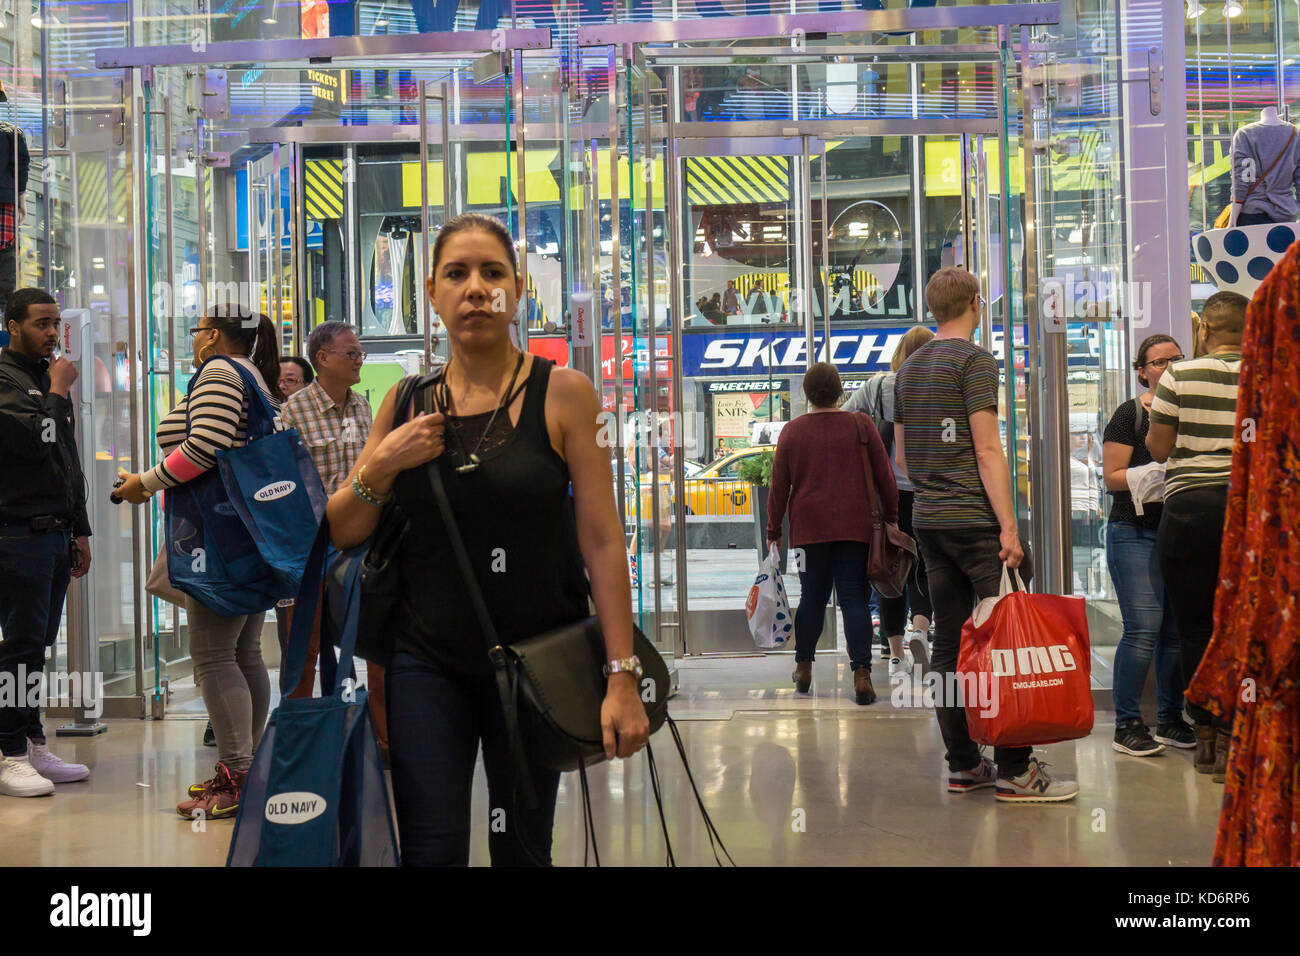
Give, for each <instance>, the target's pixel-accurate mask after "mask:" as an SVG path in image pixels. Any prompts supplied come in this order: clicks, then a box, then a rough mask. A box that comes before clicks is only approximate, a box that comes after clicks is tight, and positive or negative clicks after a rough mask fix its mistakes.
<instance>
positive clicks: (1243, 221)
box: [1237, 212, 1278, 226]
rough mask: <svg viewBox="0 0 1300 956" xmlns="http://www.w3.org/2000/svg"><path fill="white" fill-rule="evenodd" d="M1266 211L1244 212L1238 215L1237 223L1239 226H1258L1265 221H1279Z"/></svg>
mask: <svg viewBox="0 0 1300 956" xmlns="http://www.w3.org/2000/svg"><path fill="white" fill-rule="evenodd" d="M1277 221H1278V220H1276V219H1274V218H1273V217H1272V216H1270V215H1269V214H1268V213H1266V212H1243V213H1240V214H1238V216H1237V225H1239V226H1258V225H1259V224H1260V223H1263V222H1277Z"/></svg>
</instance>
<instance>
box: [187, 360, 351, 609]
mask: <svg viewBox="0 0 1300 956" xmlns="http://www.w3.org/2000/svg"><path fill="white" fill-rule="evenodd" d="M209 361H212V362H216V361H226V362H229V363H230V365H231V366H232V367H233V368H234V369H235V371H237V372H238V373H239V376H240V378H241V379H242V380H243V383H244V391H245V394H246V395H247V396H248V425H247V432H246V435H247V439H248V443H247V444H246V445H244V446H242V447H240V448H231V449H227V450H225V451H219V452H217V467H216V468H213V469H211V470H210V471H207V472H205V473H204V474H202V475H200V476H199V477H198V478H195V479H194V480H193V481H188V482H185V483H184V484H182V485H178V486H177V487H175V488H171V489H169V490H168V491H167V497H166V516H167V543H168V548H169V550H168V556H167V571H168V576H169V578H170V579H171V583H172V586H173V587H175V588H176V589H177V590H179V591H182V592H184V593H185V594H188V595H190V596H191V597H194V598H195V599H197V600H198V601H199V602H200V603H201V604H203V606H204V607H206V608H208V609H209V610H211V611H212V612H214V613H215V614H218V615H221V616H223V617H237V616H239V615H241V614H255V613H257V612H259V611H265V610H266V609H267V608H270V607H271V606H273V605H274V604H275V603H276V602H277V601H280V600H282V599H284V598H287V597H291V596H293V594H295V593H296V592H297V590H298V584H299V582H300V580H301V578H302V572H303V568H304V567H305V566H306V563H307V555H308V552H309V551H310V550H311V543H312V541H313V540H314V539H315V537H316V530H317V528H318V527H319V525H320V520H321V518H322V517H324V514H325V503H326V500H327V496H326V494H325V488H324V486H323V485H322V484H321V480H320V476H319V475H318V474H317V473H316V466H315V465H314V464H313V463H312V460H311V455H310V453H309V452H308V451H307V449H306V447H305V446H304V445H303V443H302V441H301V439H300V438H299V437H298V433H297V431H296V430H294V429H289V430H287V431H283V432H277V431H276V430H275V413H274V412H273V411H272V409H271V406H270V404H269V403H268V402H267V401H266V398H265V396H263V394H262V390H261V389H260V388H259V387H258V385H257V381H256V380H255V379H254V378H253V374H252V373H251V372H250V371H249V370H248V369H246V368H244V367H243V366H242V365H241V364H240V363H239V362H236V361H234V360H233V359H230V358H228V357H226V356H215V357H213V358H211V359H209ZM197 381H198V376H197V375H196V376H194V378H193V379H192V380H191V381H190V394H191V395H192V394H193V391H194V386H195V383H196V382H197ZM188 430H189V421H188V418H187V421H186V431H188Z"/></svg>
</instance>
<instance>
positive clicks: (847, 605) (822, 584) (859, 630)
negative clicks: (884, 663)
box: [794, 541, 871, 670]
mask: <svg viewBox="0 0 1300 956" xmlns="http://www.w3.org/2000/svg"><path fill="white" fill-rule="evenodd" d="M800 548H802V550H803V570H801V571H800V572H799V584H800V587H801V589H802V593H801V595H800V597H799V609H798V610H797V611H795V613H794V659H795V661H811V660H813V659H814V658H815V657H816V650H817V641H818V639H820V638H821V636H822V625H823V624H824V623H825V621H826V603H827V602H828V601H829V600H830V599H831V587H832V586H833V587H834V588H835V593H836V594H837V595H838V596H839V599H840V610H841V611H842V612H843V614H844V639H845V643H847V644H848V646H849V666H850V667H853V668H858V667H865V668H867V669H868V670H870V669H871V611H869V610H868V609H867V592H868V591H870V586H869V585H868V584H867V545H866V542H865V541H823V542H820V543H818V544H804V545H800Z"/></svg>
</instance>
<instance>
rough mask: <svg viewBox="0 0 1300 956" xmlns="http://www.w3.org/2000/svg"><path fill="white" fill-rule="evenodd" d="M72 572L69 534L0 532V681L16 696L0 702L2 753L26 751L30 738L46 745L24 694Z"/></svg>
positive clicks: (49, 640)
mask: <svg viewBox="0 0 1300 956" xmlns="http://www.w3.org/2000/svg"><path fill="white" fill-rule="evenodd" d="M71 576H72V564H71V560H70V559H69V557H68V532H66V531H48V532H44V533H42V534H32V533H30V532H29V533H26V534H22V533H19V534H13V535H6V534H4V533H0V634H2V635H3V636H4V640H3V641H0V680H3V681H4V682H5V683H7V684H8V686H9V687H10V688H12V689H13V691H14V692H15V693H16V694H17V695H18V699H17V700H15V701H14V702H13V703H12V704H8V703H0V752H3V753H4V755H5V756H6V757H18V756H23V755H25V754H26V753H27V741H29V740H30V741H32V742H33V743H37V744H43V743H45V731H44V729H43V728H42V727H41V709H40V707H32V706H29V704H30V703H31V701H30V700H28V699H27V695H28V694H29V693H30V690H31V687H32V685H31V683H30V681H31V676H32V675H33V674H41V673H42V672H43V671H44V670H45V651H46V648H48V647H51V646H52V645H53V644H54V639H55V638H56V637H58V635H59V621H60V620H61V619H62V617H63V599H64V597H65V596H66V595H67V593H68V581H69V580H71ZM20 678H21V679H20ZM4 696H8V695H7V694H6V695H4Z"/></svg>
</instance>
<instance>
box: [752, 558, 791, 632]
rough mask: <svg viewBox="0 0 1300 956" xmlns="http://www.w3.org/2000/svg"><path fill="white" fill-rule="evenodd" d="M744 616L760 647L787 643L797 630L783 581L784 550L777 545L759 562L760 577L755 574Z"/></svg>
mask: <svg viewBox="0 0 1300 956" xmlns="http://www.w3.org/2000/svg"><path fill="white" fill-rule="evenodd" d="M745 617H747V618H748V619H749V633H750V634H752V635H753V637H754V643H755V644H757V645H758V646H759V647H761V648H764V649H767V650H771V649H772V648H776V647H784V646H785V643H786V641H788V640H790V637H791V636H792V635H793V634H794V619H793V618H792V617H791V616H790V601H789V599H788V598H786V596H785V584H784V583H782V581H781V553H780V551H778V550H777V547H776V545H772V546H771V548H770V549H769V550H768V553H767V560H765V561H764V562H763V563H762V564H760V565H759V566H758V577H756V578H754V586H753V587H751V588H750V589H749V598H748V600H746V601H745Z"/></svg>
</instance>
